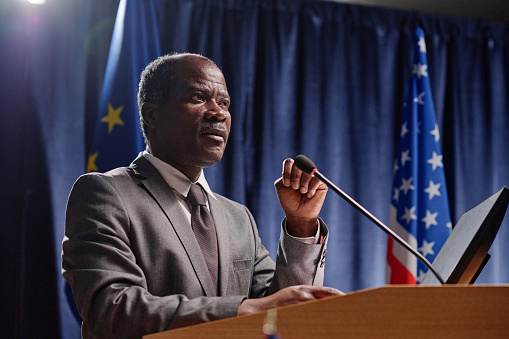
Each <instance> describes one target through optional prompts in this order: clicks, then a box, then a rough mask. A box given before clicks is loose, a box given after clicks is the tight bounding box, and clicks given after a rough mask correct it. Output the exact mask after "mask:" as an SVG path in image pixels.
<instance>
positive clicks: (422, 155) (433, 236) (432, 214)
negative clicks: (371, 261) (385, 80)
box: [387, 28, 452, 284]
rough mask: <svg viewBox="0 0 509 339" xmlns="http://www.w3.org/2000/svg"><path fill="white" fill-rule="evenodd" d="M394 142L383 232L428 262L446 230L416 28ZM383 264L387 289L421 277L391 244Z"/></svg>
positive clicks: (420, 269)
mask: <svg viewBox="0 0 509 339" xmlns="http://www.w3.org/2000/svg"><path fill="white" fill-rule="evenodd" d="M399 137H400V140H399V146H398V151H397V154H396V160H395V162H394V181H393V195H392V199H391V207H390V217H389V226H390V228H391V229H393V230H394V231H395V232H396V233H397V234H398V235H400V236H401V237H402V238H403V239H405V240H406V241H407V242H409V243H410V245H412V246H413V247H414V248H416V249H417V250H418V251H419V252H421V254H422V255H423V256H424V257H426V259H428V260H429V261H430V262H433V260H434V259H435V257H436V255H437V254H438V252H439V251H440V248H441V247H442V245H443V244H444V243H445V241H446V239H447V237H448V236H449V234H450V232H451V227H452V224H451V216H450V211H449V200H448V195H447V187H446V183H445V172H444V165H443V161H442V151H441V146H440V133H439V131H438V124H437V120H436V116H435V108H434V105H433V97H432V95H431V86H430V82H429V77H428V62H427V58H426V43H425V40H424V32H423V31H422V29H421V28H417V29H416V30H415V42H414V65H413V71H412V80H411V84H410V88H409V91H408V94H407V98H406V101H405V107H404V110H403V117H402V124H401V130H400V134H399ZM387 263H388V282H389V283H391V284H415V283H419V282H420V281H421V280H422V278H423V277H424V274H425V273H426V271H427V267H426V266H425V265H424V264H423V263H421V262H420V261H417V259H416V258H415V257H414V256H413V255H411V254H410V253H408V251H406V250H405V249H404V248H403V247H401V246H400V245H399V244H397V243H394V242H393V241H392V239H389V243H388V250H387Z"/></svg>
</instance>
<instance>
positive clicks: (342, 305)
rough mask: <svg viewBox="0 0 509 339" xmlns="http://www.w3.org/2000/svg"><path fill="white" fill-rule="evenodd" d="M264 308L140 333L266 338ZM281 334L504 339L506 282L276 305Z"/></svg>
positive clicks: (508, 311)
mask: <svg viewBox="0 0 509 339" xmlns="http://www.w3.org/2000/svg"><path fill="white" fill-rule="evenodd" d="M266 316H267V312H261V313H256V314H252V315H247V316H241V317H236V318H228V319H223V320H217V321H212V322H209V323H205V324H200V325H194V326H189V327H184V328H180V329H175V330H171V331H165V332H161V333H156V334H151V335H147V336H144V338H145V339H166V338H264V334H263V332H262V326H263V324H264V322H265V319H266ZM277 328H278V333H279V335H280V337H281V338H282V339H285V338H507V337H509V285H502V286H498V285H497V286H491V285H486V286H473V285H444V286H396V285H388V286H384V287H380V288H374V289H368V290H361V291H357V292H352V293H349V294H346V295H344V296H334V297H328V298H324V299H320V300H316V301H310V302H305V303H301V304H297V305H291V306H285V307H281V308H278V309H277Z"/></svg>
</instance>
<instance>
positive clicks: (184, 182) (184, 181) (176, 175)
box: [143, 151, 216, 199]
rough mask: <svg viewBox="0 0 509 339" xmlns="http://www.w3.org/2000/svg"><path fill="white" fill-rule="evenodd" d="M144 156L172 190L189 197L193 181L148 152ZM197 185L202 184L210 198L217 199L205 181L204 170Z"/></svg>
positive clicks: (144, 152)
mask: <svg viewBox="0 0 509 339" xmlns="http://www.w3.org/2000/svg"><path fill="white" fill-rule="evenodd" d="M143 156H144V157H145V159H147V160H148V161H149V162H150V163H151V164H152V165H153V166H154V167H155V168H156V170H157V171H158V172H159V173H160V174H161V175H162V176H163V178H164V180H165V181H166V183H167V184H168V185H169V186H170V187H171V188H173V189H174V190H176V191H177V192H179V193H180V194H181V195H182V196H184V197H187V194H188V193H189V189H190V188H191V180H189V178H188V177H186V176H185V175H184V174H183V173H182V172H180V171H179V170H178V169H176V168H175V167H173V166H171V165H170V164H168V163H166V162H164V161H162V160H161V159H159V158H156V157H155V156H153V155H152V154H150V153H149V152H147V151H143ZM196 183H198V184H200V185H201V187H203V189H204V190H205V192H207V194H208V195H209V196H210V197H212V198H214V199H216V197H215V196H214V193H212V190H211V189H210V187H209V184H208V183H207V180H206V179H205V174H204V173H203V169H202V170H201V171H200V176H199V177H198V180H196Z"/></svg>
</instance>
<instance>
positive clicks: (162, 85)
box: [138, 53, 215, 145]
mask: <svg viewBox="0 0 509 339" xmlns="http://www.w3.org/2000/svg"><path fill="white" fill-rule="evenodd" d="M186 56H196V57H199V58H202V59H203V60H206V61H209V62H212V63H213V64H215V63H214V62H213V61H212V60H210V59H209V58H207V57H204V56H203V55H199V54H193V53H171V54H166V55H163V56H161V57H159V58H157V59H156V60H154V61H152V62H151V63H149V64H148V65H147V67H145V69H144V70H143V72H141V77H140V83H139V85H138V110H139V114H140V126H141V131H142V132H143V137H144V138H145V144H147V145H148V139H147V125H146V124H145V122H144V121H143V115H142V114H141V108H142V107H143V105H144V104H145V103H146V102H149V103H152V104H156V105H160V106H161V105H164V103H166V101H167V100H168V98H169V96H170V91H171V89H172V88H173V87H174V86H175V82H176V79H175V70H176V65H177V63H178V62H179V61H180V60H182V58H184V57H186Z"/></svg>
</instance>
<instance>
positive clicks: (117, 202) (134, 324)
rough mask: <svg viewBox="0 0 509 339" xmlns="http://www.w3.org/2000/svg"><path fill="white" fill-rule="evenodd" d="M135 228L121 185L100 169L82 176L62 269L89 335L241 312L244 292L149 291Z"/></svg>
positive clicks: (69, 215)
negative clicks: (133, 237) (136, 246)
mask: <svg viewBox="0 0 509 339" xmlns="http://www.w3.org/2000/svg"><path fill="white" fill-rule="evenodd" d="M129 232H130V225H129V217H128V213H127V211H126V209H125V206H124V205H123V203H122V199H121V198H120V197H119V194H118V192H117V191H116V189H115V187H114V186H112V185H111V184H110V183H109V182H108V181H107V180H105V179H104V178H103V177H101V176H99V175H85V176H82V177H81V178H80V179H78V180H77V182H76V183H75V185H74V187H73V189H72V191H71V194H70V196H69V200H68V205H67V211H66V229H65V237H64V240H63V244H62V273H63V275H64V277H65V279H66V280H67V281H68V282H69V283H70V285H71V287H72V290H73V296H74V300H75V301H76V305H77V308H78V311H79V313H80V315H81V316H82V318H83V319H84V323H83V328H82V335H83V337H84V338H89V337H94V338H140V337H141V336H143V335H144V334H148V333H154V332H160V331H164V330H168V329H170V328H175V327H181V326H187V325H192V324H196V323H201V322H205V321H211V320H216V319H222V318H226V317H231V316H236V315H237V312H238V307H239V305H240V302H241V301H242V300H243V298H244V297H243V296H226V297H197V298H193V299H188V298H187V297H186V296H185V295H180V294H175V295H168V296H155V295H152V294H151V293H149V292H148V288H147V282H146V279H145V276H144V273H143V271H142V270H141V269H140V267H139V266H138V265H137V264H136V258H135V255H134V254H133V252H132V250H131V246H130V237H129Z"/></svg>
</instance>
